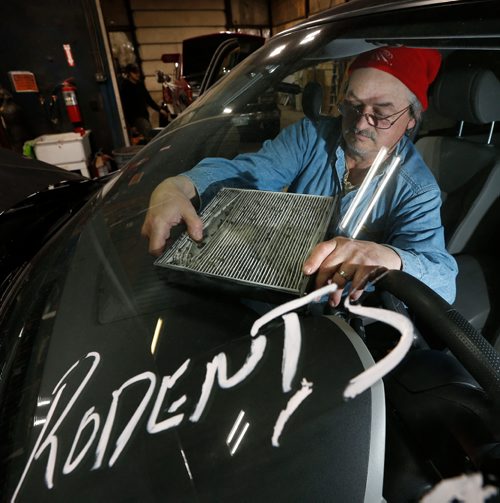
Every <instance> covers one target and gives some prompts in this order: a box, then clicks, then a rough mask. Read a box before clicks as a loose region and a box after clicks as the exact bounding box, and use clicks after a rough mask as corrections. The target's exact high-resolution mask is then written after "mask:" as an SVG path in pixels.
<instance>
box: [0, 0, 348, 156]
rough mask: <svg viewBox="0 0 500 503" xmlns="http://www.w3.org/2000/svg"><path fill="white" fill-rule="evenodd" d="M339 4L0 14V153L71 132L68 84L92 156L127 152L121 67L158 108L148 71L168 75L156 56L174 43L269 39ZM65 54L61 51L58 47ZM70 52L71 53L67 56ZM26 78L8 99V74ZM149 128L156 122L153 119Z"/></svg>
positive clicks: (278, 0)
mask: <svg viewBox="0 0 500 503" xmlns="http://www.w3.org/2000/svg"><path fill="white" fill-rule="evenodd" d="M344 1H345V0H291V1H290V0H183V1H182V2H179V1H177V0H101V1H99V0H67V1H66V2H64V3H61V2H59V1H57V0H44V2H40V3H35V2H15V3H13V2H8V3H6V2H4V3H3V4H2V6H0V30H1V31H0V33H1V38H2V44H1V47H0V65H1V66H0V86H1V87H0V93H3V94H0V98H1V97H2V96H3V97H4V98H5V96H7V99H4V101H3V102H2V101H1V100H0V112H1V115H2V125H1V130H0V133H1V134H0V142H1V146H3V147H7V148H13V149H14V150H20V149H22V145H23V143H24V142H25V141H26V140H29V139H34V138H36V137H38V136H40V135H43V134H54V133H61V132H68V131H72V130H73V126H72V124H71V122H70V121H69V120H68V117H67V114H66V111H65V108H64V105H63V100H62V97H61V93H60V91H61V84H62V82H63V81H64V80H66V79H68V78H73V79H74V83H75V85H76V88H77V91H76V92H77V97H78V102H79V106H80V109H81V113H82V116H83V124H84V127H85V128H86V129H90V130H91V131H92V134H91V145H92V151H93V152H97V151H103V152H107V153H111V152H112V151H113V150H114V149H117V148H119V147H123V146H125V145H128V136H127V131H126V126H125V124H124V121H123V113H122V110H121V103H120V99H119V93H118V81H119V78H120V73H121V70H122V68H123V66H124V64H125V63H126V62H131V61H132V59H135V61H136V62H137V63H139V65H140V67H141V69H142V72H143V74H144V77H145V83H146V87H147V88H148V90H149V91H150V93H151V95H152V97H153V99H154V100H155V101H157V102H159V101H160V100H161V94H162V93H161V84H159V83H158V82H157V80H156V71H157V70H161V71H163V72H165V73H167V74H173V72H174V67H173V64H171V63H163V62H162V61H161V56H162V54H165V53H181V52H182V41H183V40H184V39H186V38H191V37H195V36H199V35H205V34H210V33H216V32H221V31H231V32H240V33H248V34H255V35H260V36H264V37H266V38H268V37H269V36H271V35H273V34H275V33H278V32H279V31H281V30H283V29H286V28H288V27H290V26H293V25H294V24H296V23H298V22H299V21H302V20H304V19H306V18H307V17H309V16H310V15H313V14H317V13H318V12H321V11H323V10H325V9H328V8H329V7H332V6H334V5H336V4H340V3H344ZM64 46H66V49H65V47H64ZM68 47H69V49H68ZM17 71H24V72H30V73H32V74H33V76H34V78H35V80H36V85H37V88H38V90H37V91H31V92H16V90H15V88H14V86H13V83H12V76H11V73H10V72H17ZM151 119H152V122H153V125H156V124H157V122H158V114H156V113H151Z"/></svg>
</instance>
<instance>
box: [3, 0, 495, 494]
mask: <svg viewBox="0 0 500 503" xmlns="http://www.w3.org/2000/svg"><path fill="white" fill-rule="evenodd" d="M385 45H408V46H413V47H434V48H436V49H438V50H439V51H440V52H441V54H442V56H443V67H442V70H441V72H440V75H439V76H438V79H437V81H436V83H435V85H434V89H433V90H432V93H431V106H430V108H429V110H428V112H426V115H425V119H424V121H423V123H422V125H421V127H420V130H419V131H418V134H417V137H416V145H417V147H418V148H419V149H420V151H421V152H422V155H423V156H424V158H425V159H426V160H427V162H428V163H429V165H430V167H431V169H432V170H433V172H434V173H435V174H436V178H437V180H438V182H439V184H440V186H441V189H442V192H443V208H442V214H443V223H444V226H445V230H446V238H447V246H448V249H449V250H450V252H451V253H453V254H454V255H455V257H456V258H457V262H458V264H459V268H460V273H459V278H458V283H457V290H458V295H457V300H456V302H455V304H454V306H449V305H448V304H447V303H446V302H444V301H442V299H440V298H439V297H438V296H437V295H436V294H434V293H433V292H432V291H430V290H429V289H428V288H427V287H426V286H425V285H422V284H421V283H420V282H418V281H417V280H415V279H414V278H412V277H409V276H408V275H405V273H402V272H400V271H391V272H390V273H388V274H386V275H385V276H384V277H382V278H381V279H380V280H379V281H377V282H376V283H375V285H374V286H375V291H374V292H373V293H371V294H369V295H368V296H367V297H366V299H365V300H364V301H363V304H367V305H371V306H376V307H378V308H379V309H382V315H381V318H382V319H385V320H389V319H392V315H394V313H395V312H398V313H403V315H404V316H409V317H410V319H411V320H412V321H413V322H414V323H415V326H416V332H415V335H414V337H413V335H411V332H408V331H406V332H405V330H403V326H407V325H408V322H407V321H405V323H403V322H401V321H398V322H397V323H396V322H393V323H392V325H391V326H388V325H387V324H386V323H383V322H381V321H377V322H374V323H369V322H368V321H367V319H366V318H365V317H364V316H362V315H358V314H356V313H355V309H354V310H352V311H349V310H348V309H347V308H340V309H338V310H335V311H331V312H329V313H324V312H322V313H321V314H318V313H317V310H316V311H315V310H314V309H312V308H307V307H302V308H300V309H297V310H296V313H295V314H293V313H288V314H286V315H285V314H284V313H281V314H279V315H277V316H276V317H275V318H274V319H273V320H268V319H267V318H262V315H263V305H262V302H261V301H260V299H259V298H258V297H259V296H258V292H257V289H255V295H247V293H248V291H243V290H242V291H241V293H239V291H238V289H237V288H236V287H235V288H233V289H231V290H227V289H225V287H224V286H223V285H219V284H217V282H216V281H214V282H213V285H212V286H211V287H210V286H208V285H207V286H205V287H202V286H201V284H199V283H198V282H196V281H191V282H185V283H182V282H178V281H175V280H173V279H172V277H171V276H169V275H168V274H166V273H165V270H164V269H163V268H161V267H158V266H157V265H155V263H154V262H155V258H154V257H151V256H150V255H149V254H148V253H147V244H146V243H145V241H144V240H143V239H141V237H140V231H141V226H142V222H143V220H144V215H145V212H146V210H147V208H148V203H149V197H150V194H151V192H152V190H153V189H154V188H155V187H156V186H157V184H158V183H160V182H161V181H162V180H163V179H164V178H165V177H167V176H172V175H176V174H179V173H182V172H184V171H186V170H188V169H190V168H191V167H193V166H194V165H196V164H197V163H198V162H199V161H200V160H202V159H204V158H206V157H224V158H228V159H230V158H232V157H234V156H235V155H237V154H239V153H243V152H253V151H255V150H257V149H258V148H259V147H260V145H261V144H262V142H263V141H264V140H265V139H267V138H272V137H273V135H274V134H275V133H276V117H272V116H271V115H268V114H266V113H263V112H262V106H263V105H266V106H267V105H269V106H273V107H276V109H277V110H279V116H278V129H281V128H284V127H286V126H287V125H289V124H291V123H293V122H296V121H297V120H299V119H302V118H303V117H304V116H305V115H306V116H307V117H309V119H310V120H312V121H316V120H318V118H319V117H320V116H321V115H322V114H335V113H336V112H335V104H336V102H337V101H338V99H339V97H340V96H341V95H342V90H343V82H344V77H345V71H346V68H347V67H348V64H349V62H350V61H351V59H352V58H353V57H355V56H356V55H357V54H359V53H361V52H364V51H367V50H370V49H373V48H375V47H380V46H385ZM499 54H500V12H499V9H498V4H497V2H496V1H491V0H472V1H445V0H441V1H431V0H428V1H394V2H378V3H374V2H373V1H369V2H368V1H364V0H360V1H355V0H353V1H350V2H348V3H346V4H344V5H341V6H338V7H337V8H334V9H332V10H330V11H327V12H325V13H323V14H321V15H318V16H316V17H314V18H311V19H309V20H308V21H307V22H305V23H303V24H302V25H300V26H298V27H295V28H292V29H290V30H287V31H285V32H283V33H281V34H279V35H277V36H275V37H273V38H272V39H270V40H269V41H268V42H267V43H266V44H265V45H264V46H263V47H262V48H260V49H259V50H257V51H256V52H254V53H252V54H251V55H250V56H248V57H247V58H246V59H245V60H244V61H243V62H242V63H241V64H239V65H238V66H237V67H235V68H234V69H232V71H231V72H230V73H228V74H227V75H226V76H225V77H224V78H223V79H220V80H219V81H217V82H216V83H215V84H214V85H212V86H211V87H210V89H209V90H208V91H207V92H206V93H203V95H202V96H200V97H199V98H198V99H196V100H195V101H194V102H193V104H192V105H190V106H189V107H188V108H187V109H186V110H185V111H184V112H183V113H182V114H180V115H179V116H178V117H177V118H176V119H175V120H173V121H172V122H171V123H170V124H169V125H168V127H166V128H165V129H164V130H163V131H162V132H161V133H160V134H159V135H158V136H157V137H156V138H155V139H154V140H153V141H151V142H150V143H149V144H147V145H146V146H145V147H144V148H143V149H142V150H141V151H140V152H139V153H138V154H137V155H136V156H135V157H134V158H133V159H132V160H131V161H130V162H129V163H128V165H127V166H126V167H125V168H124V169H123V170H122V172H121V173H120V174H119V175H118V176H113V177H111V178H110V179H109V180H107V182H105V183H104V184H100V185H98V184H96V182H93V181H88V182H86V183H87V185H86V187H88V189H85V190H82V191H81V192H80V193H76V192H71V190H72V189H71V186H72V185H73V184H72V183H67V184H62V185H66V186H65V187H61V188H60V190H61V191H65V192H64V193H66V194H68V197H65V198H63V199H64V202H63V203H62V204H61V205H58V204H57V200H56V199H54V200H53V201H51V203H53V204H51V205H50V208H49V209H50V211H51V212H52V213H51V215H52V217H51V218H52V220H51V221H52V225H50V226H48V227H47V233H46V234H44V233H43V232H41V233H40V235H39V236H38V237H37V240H36V241H35V242H34V243H31V242H30V240H29V239H26V236H25V234H24V228H23V226H22V225H12V222H13V218H14V216H15V214H16V212H17V211H18V210H19V211H20V212H21V213H22V211H23V210H22V208H23V207H26V208H28V206H30V207H31V210H30V211H32V214H33V212H36V211H37V208H38V209H39V212H40V217H42V213H43V211H44V210H45V208H46V207H48V206H44V205H43V204H41V203H42V202H43V201H44V196H43V194H44V193H45V192H47V193H48V192H53V190H52V189H50V191H43V190H42V188H41V187H39V186H38V187H37V188H36V193H37V194H38V196H32V197H31V198H28V199H27V200H23V201H19V200H12V204H9V205H8V206H10V207H9V208H5V209H4V211H3V212H2V214H1V215H0V225H1V226H3V227H2V229H6V228H7V227H6V226H8V229H9V234H8V236H9V240H10V241H11V242H12V244H13V247H12V248H9V249H10V250H13V252H12V253H14V254H15V253H17V252H16V251H15V250H20V251H22V257H20V258H19V259H17V260H16V259H15V257H10V258H9V260H10V261H9V262H8V264H7V266H6V267H5V268H4V269H3V274H4V279H5V280H4V281H3V283H2V291H1V293H0V295H1V297H0V300H1V304H0V365H1V368H0V477H1V496H2V499H3V500H5V501H19V502H21V501H29V502H31V501H68V500H76V501H96V500H103V501H104V500H106V501H125V500H129V501H165V500H168V501H258V500H261V501H287V502H288V501H349V502H351V501H352V502H354V501H373V502H380V501H383V500H384V499H385V500H386V501H389V502H393V501H396V502H397V501H418V500H420V499H421V498H426V497H429V498H434V500H432V499H428V500H427V501H453V499H457V500H458V499H460V497H463V495H464V494H465V493H466V491H469V494H471V491H472V493H473V494H474V496H475V497H480V495H483V496H484V498H485V499H486V498H487V497H490V500H491V501H498V493H497V490H498V486H499V475H500V431H499V425H500V413H499V406H500V357H499V352H498V349H499V342H498V338H499V331H500V320H499V313H500V310H499V291H498V278H499V274H498V270H499V268H498V259H497V250H498V232H496V230H497V229H498V228H499V224H500V222H499V215H500V212H499V210H500V207H499V194H498V191H499V188H500V183H498V182H499V178H498V176H499V175H498V173H499V172H500V152H499V149H498V148H497V145H498V144H499V142H500V141H499V134H498V132H496V131H495V129H494V122H495V121H496V120H498V119H500V111H499V100H498V96H500V83H499V76H500V67H499V61H500V58H499V57H498V56H499ZM311 83H312V84H311ZM259 107H260V108H259ZM268 120H269V121H271V123H272V126H269V127H263V128H262V129H261V130H260V132H259V134H256V133H255V125H257V124H264V123H266V121H268ZM56 182H57V186H59V185H61V184H60V182H61V179H60V172H58V173H57V175H54V181H53V182H52V181H50V180H47V184H48V185H49V186H50V185H52V186H54V184H56ZM68 182H70V180H69V179H68ZM74 182H75V183H80V182H79V181H78V180H75V181H74ZM54 194H55V193H54ZM280 194H282V193H280ZM36 197H38V199H36ZM61 201H62V200H61ZM23 205H24V206H23ZM21 213H19V215H21ZM56 217H57V218H56ZM264 217H266V215H265V213H264V212H263V213H262V218H264ZM267 217H269V215H267ZM9 218H10V220H9ZM40 221H43V218H40ZM9 222H10V223H11V225H8V224H9ZM0 230H1V229H0ZM177 231H178V232H177V234H179V233H181V232H182V229H178V230H177ZM1 235H2V236H4V235H5V234H4V233H3V231H2V234H1ZM16 239H22V240H24V241H22V245H21V246H20V247H17V248H16V247H15V246H14V244H15V241H16ZM193 250H194V251H193V253H198V250H195V249H193ZM286 252H287V250H277V251H276V256H277V259H278V260H279V257H280V254H281V253H286ZM258 267H259V264H258V263H257V265H255V266H254V265H251V264H250V265H249V268H250V269H257V268H258ZM207 288H208V290H207ZM362 308H363V306H361V309H362ZM364 312H366V311H364ZM281 315H283V317H281ZM398 319H399V318H398ZM400 331H401V332H402V333H403V335H400ZM408 337H409V339H408ZM405 338H406V339H405ZM402 339H405V340H409V341H410V345H411V348H410V350H409V352H408V354H407V356H406V357H405V358H404V360H403V361H402V362H401V363H400V364H399V365H398V366H397V367H396V368H395V369H394V370H393V371H392V372H390V373H389V374H387V375H385V377H384V378H383V380H378V381H377V382H376V383H375V384H374V385H373V386H371V387H370V388H369V389H367V390H365V391H364V392H363V393H361V394H359V395H357V396H355V397H354V398H352V399H346V396H345V390H346V386H347V385H348V383H350V382H352V379H353V378H354V377H355V376H358V375H359V374H361V373H362V372H364V371H365V370H366V369H368V368H371V367H372V366H373V365H374V364H375V363H376V364H377V365H378V364H379V363H380V362H382V361H383V359H384V357H385V355H387V354H389V355H390V354H392V350H393V348H394V347H395V345H396V344H398V342H399V341H400V340H402ZM443 493H444V494H445V497H443V496H441V497H440V496H439V494H443ZM495 494H496V496H495ZM424 501H426V500H425V499H424Z"/></svg>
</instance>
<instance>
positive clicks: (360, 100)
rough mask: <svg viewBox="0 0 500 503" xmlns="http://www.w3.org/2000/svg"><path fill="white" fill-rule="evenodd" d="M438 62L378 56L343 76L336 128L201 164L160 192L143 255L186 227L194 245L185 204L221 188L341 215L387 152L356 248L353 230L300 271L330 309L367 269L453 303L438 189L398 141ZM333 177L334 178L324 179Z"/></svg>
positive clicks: (416, 55) (298, 132)
mask: <svg viewBox="0 0 500 503" xmlns="http://www.w3.org/2000/svg"><path fill="white" fill-rule="evenodd" d="M440 61H441V58H440V55H439V53H438V52H437V51H434V50H429V49H409V48H405V47H399V48H380V49H376V50H375V51H370V52H368V53H365V54H362V55H360V56H358V58H357V59H356V60H355V61H354V62H353V64H352V65H351V67H350V72H351V73H350V79H349V85H348V88H347V91H346V95H345V100H344V101H343V103H342V104H341V105H340V107H339V108H340V110H341V113H342V120H339V119H333V118H325V119H320V120H319V121H318V122H317V123H316V124H313V123H312V122H311V120H309V119H307V118H306V119H303V120H301V121H299V122H298V123H296V124H293V125H292V126H290V127H288V128H286V129H284V130H283V131H281V133H280V134H279V135H278V136H277V137H276V138H275V139H274V140H272V141H270V140H269V141H266V142H265V143H264V145H263V147H262V149H261V150H260V151H259V152H257V153H253V154H242V155H239V156H237V157H236V158H235V159H233V160H227V159H219V158H217V159H216V158H207V159H204V160H203V161H201V162H200V163H199V164H198V165H197V166H195V167H194V168H193V169H191V170H189V171H187V172H186V173H184V174H183V175H180V176H177V177H173V178H169V179H167V180H165V181H164V182H162V183H161V184H160V185H159V186H158V187H157V188H156V189H155V191H154V192H153V194H152V196H151V202H150V208H149V211H148V214H147V216H146V219H145V222H144V226H143V231H142V232H143V234H144V235H146V236H148V237H149V239H150V251H151V252H152V253H155V254H158V253H160V252H161V251H162V250H163V248H164V245H165V241H166V239H168V237H169V235H170V229H171V227H172V226H174V225H176V224H177V223H179V222H180V221H184V222H185V223H186V225H187V227H188V232H189V234H190V235H191V237H192V238H193V239H195V240H199V239H201V238H202V235H203V228H202V223H201V220H200V219H199V217H198V215H197V214H196V211H195V209H194V207H193V206H192V204H191V202H190V199H192V198H193V197H196V196H197V195H198V196H199V197H200V198H201V202H202V204H203V202H204V201H205V200H207V199H209V198H210V197H211V196H213V194H214V193H215V192H216V191H217V190H218V189H219V188H221V187H222V186H228V185H229V186H232V187H245V188H255V189H262V190H274V191H280V190H283V189H287V190H289V191H291V192H298V193H306V194H320V195H332V194H340V195H341V200H340V214H341V215H344V214H345V213H346V211H347V208H348V207H349V205H350V203H351V202H352V200H353V198H354V196H355V194H356V192H357V189H358V187H359V185H360V184H361V183H362V181H363V180H364V178H365V176H366V174H367V172H368V169H369V168H370V166H371V165H372V163H373V161H374V159H375V157H376V155H377V154H378V152H379V150H380V148H381V147H383V146H384V147H386V148H387V149H388V155H387V158H386V160H385V161H384V164H383V166H385V167H387V165H388V164H389V163H390V161H391V159H392V158H393V157H394V156H395V155H399V156H400V157H401V165H400V167H399V168H398V171H397V174H396V175H395V176H393V177H391V179H390V181H389V184H388V185H387V186H386V188H385V189H384V191H383V193H382V197H381V198H380V199H379V201H378V202H377V204H376V206H375V207H374V208H373V211H372V212H371V213H370V215H369V217H368V219H367V220H366V222H365V224H364V226H363V228H362V229H361V231H360V233H359V234H358V235H357V236H356V237H357V239H350V238H348V237H346V236H349V235H350V234H349V233H350V232H351V231H352V228H349V227H347V228H346V229H343V230H342V231H341V230H340V229H336V233H335V237H334V238H333V239H330V240H328V241H325V242H323V243H320V244H319V245H318V246H316V247H315V248H314V250H313V251H312V252H311V254H310V256H309V257H308V259H307V260H306V262H305V263H304V266H303V270H304V273H305V274H307V275H311V274H314V273H317V276H316V286H317V287H321V286H323V285H325V284H326V283H327V282H329V281H334V282H335V283H337V284H338V285H339V289H338V290H337V291H336V292H335V293H333V294H331V296H330V304H331V305H332V306H336V305H338V303H339V302H340V300H341V295H342V291H343V289H344V287H345V286H346V284H347V283H348V282H349V281H350V282H352V284H353V285H355V286H357V288H358V289H357V290H354V291H352V292H351V298H353V299H357V298H358V297H359V296H360V295H361V293H362V288H363V279H364V278H366V276H367V275H368V274H369V273H370V272H371V271H372V270H374V269H375V268H377V267H380V266H383V267H386V268H388V269H402V270H404V271H406V272H408V273H409V274H411V275H413V276H415V277H416V278H418V279H420V280H421V281H423V282H424V283H426V284H427V285H429V286H430V287H431V288H433V289H434V290H435V291H436V292H437V293H439V294H440V295H441V296H442V297H444V298H445V299H446V300H447V301H448V302H453V300H454V297H455V276H456V273H457V267H456V263H455V260H454V259H453V258H452V257H451V256H450V255H449V254H448V253H447V251H446V249H445V245H444V236H443V228H442V225H441V218H440V206H441V197H440V190H439V187H438V186H437V183H436V181H435V179H434V177H433V176H432V174H431V173H430V171H429V169H428V168H427V167H426V166H425V164H424V162H423V160H422V159H421V157H420V155H419V154H418V153H417V151H416V150H415V147H414V146H413V144H412V143H411V141H410V140H409V139H408V137H407V135H406V133H408V132H409V131H411V130H412V129H414V128H415V126H416V124H417V121H418V119H419V116H420V114H421V111H422V109H424V110H425V109H426V108H427V89H428V86H429V85H430V83H431V82H432V81H433V79H434V78H435V76H436V74H437V72H438V69H439V66H440ZM332 168H333V169H332ZM381 177H382V173H381V174H379V175H378V176H375V178H374V179H373V180H372V181H371V182H370V184H369V185H368V189H367V192H366V194H365V197H364V201H363V203H362V204H360V205H359V207H358V209H357V210H356V214H355V215H354V216H353V218H352V219H351V222H353V221H356V220H357V219H356V217H357V216H359V215H360V214H361V213H363V212H364V210H365V209H366V205H367V204H368V201H369V200H370V199H371V195H372V194H373V193H374V191H375V190H376V188H377V186H378V185H379V183H380V180H381Z"/></svg>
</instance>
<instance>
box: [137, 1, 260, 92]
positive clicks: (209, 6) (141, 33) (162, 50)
mask: <svg viewBox="0 0 500 503" xmlns="http://www.w3.org/2000/svg"><path fill="white" fill-rule="evenodd" d="M130 8H131V13H132V19H133V24H134V27H135V36H136V40H137V45H138V50H139V57H140V60H141V64H142V70H143V73H144V75H145V78H146V87H147V88H148V89H149V90H150V92H151V95H152V97H153V99H155V100H160V99H161V84H158V82H157V81H156V74H155V72H156V70H162V71H164V72H166V73H168V74H172V73H173V72H174V67H173V64H172V63H168V64H167V63H162V62H161V56H162V54H166V53H182V41H183V40H184V39H186V38H191V37H197V36H200V35H207V34H210V33H215V32H220V31H225V30H229V29H231V30H233V29H239V30H240V31H245V32H248V31H249V30H252V29H255V30H256V31H257V32H259V33H260V29H261V28H262V29H268V28H269V9H268V5H267V0H253V1H249V0H230V1H228V0H184V1H183V2H182V3H179V2H178V1H177V0H130Z"/></svg>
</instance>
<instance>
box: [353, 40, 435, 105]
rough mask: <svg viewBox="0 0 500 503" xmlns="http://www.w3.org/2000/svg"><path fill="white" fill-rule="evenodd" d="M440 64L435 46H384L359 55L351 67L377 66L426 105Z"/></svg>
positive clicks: (354, 68) (355, 68)
mask: <svg viewBox="0 0 500 503" xmlns="http://www.w3.org/2000/svg"><path fill="white" fill-rule="evenodd" d="M440 66H441V54H439V52H438V51H436V50H435V49H412V48H410V47H381V48H379V49H375V50H374V51H369V52H364V53H363V54H360V55H359V56H358V57H357V58H356V59H355V60H354V61H353V63H352V64H351V66H350V67H349V71H350V72H351V71H353V70H357V69H358V68H377V69H378V70H382V71H383V72H387V73H390V74H391V75H393V76H394V77H396V78H397V79H398V80H400V81H401V82H402V83H403V84H404V85H405V86H406V87H407V88H408V89H409V90H410V91H411V92H412V93H413V94H415V96H416V97H417V98H418V99H419V101H420V103H421V104H422V107H423V109H424V110H425V109H426V108H427V104H428V103H427V90H428V89H429V86H430V84H431V83H432V81H433V80H434V79H435V78H436V75H437V73H438V71H439V67H440Z"/></svg>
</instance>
